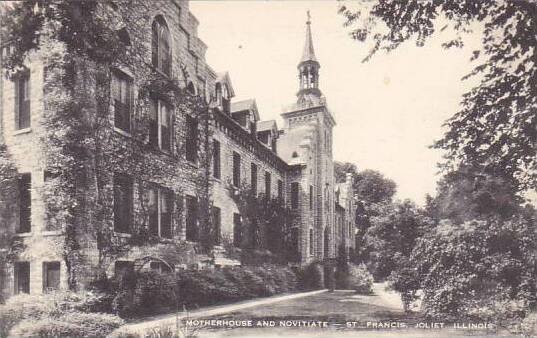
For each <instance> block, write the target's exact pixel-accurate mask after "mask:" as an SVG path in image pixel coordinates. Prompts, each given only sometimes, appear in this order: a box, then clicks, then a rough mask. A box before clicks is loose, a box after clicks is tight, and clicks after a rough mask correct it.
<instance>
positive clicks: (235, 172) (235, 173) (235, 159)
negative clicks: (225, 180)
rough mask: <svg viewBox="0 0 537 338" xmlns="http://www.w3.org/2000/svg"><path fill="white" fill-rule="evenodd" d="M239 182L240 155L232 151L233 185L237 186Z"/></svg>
mask: <svg viewBox="0 0 537 338" xmlns="http://www.w3.org/2000/svg"><path fill="white" fill-rule="evenodd" d="M240 183H241V155H239V154H237V153H236V152H233V185H234V186H236V187H238V186H240Z"/></svg>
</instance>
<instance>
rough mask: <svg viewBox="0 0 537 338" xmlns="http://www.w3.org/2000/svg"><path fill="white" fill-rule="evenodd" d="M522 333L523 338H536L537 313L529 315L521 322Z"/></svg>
mask: <svg viewBox="0 0 537 338" xmlns="http://www.w3.org/2000/svg"><path fill="white" fill-rule="evenodd" d="M521 326H522V333H523V334H524V336H525V337H528V338H534V337H537V313H530V314H529V315H528V316H526V318H524V320H523V321H522V325H521Z"/></svg>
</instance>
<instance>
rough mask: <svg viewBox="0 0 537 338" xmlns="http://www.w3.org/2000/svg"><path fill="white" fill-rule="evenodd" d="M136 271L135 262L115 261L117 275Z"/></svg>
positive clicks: (120, 275)
mask: <svg viewBox="0 0 537 338" xmlns="http://www.w3.org/2000/svg"><path fill="white" fill-rule="evenodd" d="M133 272H134V262H131V261H116V262H115V263H114V274H115V276H116V277H123V276H125V275H126V274H129V273H133Z"/></svg>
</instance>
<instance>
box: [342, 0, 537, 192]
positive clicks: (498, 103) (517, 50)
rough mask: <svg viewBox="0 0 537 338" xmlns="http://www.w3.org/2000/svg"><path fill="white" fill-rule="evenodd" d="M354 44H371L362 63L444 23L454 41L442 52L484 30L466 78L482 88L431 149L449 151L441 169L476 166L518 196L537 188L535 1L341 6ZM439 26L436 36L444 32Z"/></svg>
mask: <svg viewBox="0 0 537 338" xmlns="http://www.w3.org/2000/svg"><path fill="white" fill-rule="evenodd" d="M340 13H341V14H342V15H343V16H344V17H345V18H346V23H345V25H346V26H347V27H350V34H351V36H352V38H354V39H356V40H358V41H365V40H366V39H368V38H371V39H373V40H374V41H375V44H374V47H373V48H372V50H371V51H370V53H369V55H368V57H367V58H366V60H368V59H369V58H370V57H371V56H373V55H374V54H375V53H377V52H378V51H379V50H384V51H392V50H394V49H396V48H397V47H399V46H400V45H401V44H403V43H404V42H406V41H408V40H413V41H415V42H416V45H417V46H422V45H424V44H425V42H426V40H427V39H428V38H429V37H430V36H431V35H433V34H434V33H435V32H436V31H438V25H437V20H438V19H445V20H447V22H448V25H451V26H452V28H453V29H454V31H455V32H456V34H455V35H454V37H453V39H451V40H449V41H446V42H445V43H444V46H445V47H453V46H458V47H461V46H463V45H464V39H463V36H464V34H465V33H468V32H470V29H469V27H470V25H471V24H472V23H473V22H480V23H482V25H483V26H484V30H483V35H482V36H481V40H482V45H483V46H482V49H480V50H475V51H473V55H472V58H471V60H472V61H473V62H474V65H475V67H474V68H473V70H472V71H471V73H470V74H468V75H467V76H465V78H468V77H476V78H478V79H479V81H480V82H479V84H478V85H477V86H476V87H475V88H472V89H471V90H470V91H468V92H467V93H465V94H464V95H463V98H462V102H461V108H460V110H459V111H458V112H456V113H454V115H453V116H452V117H451V118H450V119H449V120H448V121H447V122H446V126H447V132H446V133H445V134H444V136H443V138H441V139H440V140H438V141H437V142H435V143H434V147H435V148H439V149H444V150H446V162H445V163H444V165H445V167H446V168H449V169H450V170H453V169H456V168H457V167H458V165H459V164H460V163H465V164H472V165H479V166H481V167H485V168H487V170H488V172H489V173H493V174H494V175H496V176H504V177H507V178H509V179H511V180H512V182H513V184H514V185H515V187H516V188H517V189H519V190H522V189H527V188H536V187H537V157H536V156H535V154H536V152H537V78H536V74H537V73H536V72H537V67H535V63H536V61H537V51H536V46H537V34H536V32H537V3H536V2H535V1H524V0H521V1H505V0H503V1H494V2H491V1H486V0H462V1H418V0H412V1H388V0H379V1H378V2H376V3H375V4H374V5H372V6H370V7H369V8H367V7H366V6H361V8H360V9H358V10H354V9H350V8H348V7H347V6H345V5H343V6H341V8H340ZM445 28H446V27H443V28H441V29H445Z"/></svg>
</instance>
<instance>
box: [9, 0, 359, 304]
mask: <svg viewBox="0 0 537 338" xmlns="http://www.w3.org/2000/svg"><path fill="white" fill-rule="evenodd" d="M188 6H189V3H188V1H179V0H161V1H142V0H137V1H129V2H128V4H126V3H123V2H121V1H115V2H112V1H110V2H97V3H96V5H95V8H92V12H91V15H94V16H95V17H98V18H99V21H98V22H99V23H100V25H103V26H102V27H100V28H102V29H103V31H104V32H107V33H110V34H109V35H107V36H108V37H109V38H110V39H112V40H113V41H112V42H114V43H116V44H117V45H119V47H120V48H119V49H118V50H115V49H114V48H111V50H112V51H111V52H110V54H106V55H105V56H106V57H101V58H100V59H96V58H95V57H92V54H91V50H89V51H86V52H87V54H88V55H86V54H80V53H81V52H79V51H73V50H72V49H71V48H69V47H70V46H69V41H66V40H65V39H63V40H62V39H60V38H58V36H57V35H56V34H53V33H54V30H55V29H58V26H56V25H55V23H54V22H51V21H50V20H49V21H47V20H45V21H44V24H43V28H42V33H41V35H40V39H39V43H38V45H37V47H36V48H34V49H32V50H30V51H29V52H28V53H27V54H26V55H25V59H24V66H25V67H15V68H13V67H11V68H9V71H7V72H6V71H5V69H4V68H8V67H7V65H10V62H8V61H10V60H11V58H12V57H13V55H14V54H16V53H17V49H15V48H13V44H12V43H10V42H7V43H4V44H3V45H2V50H1V56H2V66H3V67H2V68H3V73H5V76H4V75H3V76H2V77H1V82H0V93H1V97H0V99H1V104H0V144H4V145H5V147H3V148H1V149H0V161H3V162H0V165H3V167H2V168H0V173H3V174H4V175H6V174H5V173H7V172H10V170H8V169H9V168H11V167H12V169H13V170H12V171H13V172H14V175H15V176H14V177H11V178H10V177H8V176H6V177H0V182H2V183H0V184H4V186H8V185H9V184H12V185H13V186H14V187H15V189H14V190H15V193H14V194H13V195H12V196H11V197H10V195H6V194H7V193H4V195H0V196H3V198H4V201H11V202H12V203H7V202H5V203H4V205H3V206H2V205H0V209H1V210H0V225H1V226H2V227H3V229H2V230H3V232H4V236H3V237H5V238H7V239H8V240H6V241H5V242H4V243H2V246H4V247H3V248H2V249H3V251H2V252H4V253H7V254H6V255H5V256H6V257H9V259H7V258H6V262H7V264H6V265H5V266H4V268H3V269H2V280H1V281H2V289H3V290H4V294H6V295H10V294H13V293H20V292H30V293H39V292H42V291H44V290H48V289H51V288H52V289H53V288H61V287H63V288H66V287H78V285H84V284H86V283H87V282H88V281H89V280H91V279H92V278H95V276H96V274H101V273H107V274H111V273H115V272H117V271H118V270H122V269H132V268H138V269H141V268H152V269H159V270H169V269H175V268H178V267H187V266H190V265H198V266H199V264H202V263H207V264H217V265H218V264H234V263H236V262H234V261H233V260H230V259H227V258H226V257H223V256H225V253H224V251H225V250H224V249H223V248H222V247H223V246H224V243H223V239H224V238H226V239H229V240H230V241H231V243H232V244H234V245H237V246H240V241H239V240H238V238H240V237H242V236H243V234H242V233H241V229H242V227H243V226H244V224H243V221H244V220H243V216H242V215H241V211H240V206H239V205H238V203H237V201H236V196H235V195H234V194H238V193H239V191H240V190H241V189H244V187H248V188H247V189H249V190H250V191H253V192H254V194H255V195H257V194H263V195H264V196H270V197H272V198H274V199H278V200H279V201H281V202H283V203H284V204H285V205H286V206H287V207H289V208H290V209H291V213H292V225H291V229H290V237H291V242H293V243H295V246H294V248H295V250H296V258H297V262H298V263H300V264H306V263H308V262H312V261H316V260H323V259H325V258H333V257H335V255H336V252H337V247H338V246H339V245H344V246H345V247H347V248H351V247H353V246H354V241H353V240H352V237H353V233H354V230H353V229H354V228H353V227H352V224H354V222H353V220H354V210H355V208H354V205H353V203H352V193H351V189H350V184H351V183H352V182H350V181H347V182H345V184H343V185H344V187H343V186H341V187H338V186H336V183H335V179H334V167H333V159H332V133H333V127H334V126H335V119H334V117H333V115H332V113H331V112H330V110H329V109H328V107H327V105H326V101H325V98H324V97H323V96H322V93H321V90H320V87H319V69H320V63H319V62H318V61H317V59H316V57H315V52H314V49H313V41H312V33H311V22H310V20H309V19H308V21H307V23H306V41H305V46H304V52H303V56H302V59H301V60H299V64H298V74H299V79H300V81H299V90H298V93H297V101H296V103H295V104H293V105H292V106H291V107H290V108H289V109H287V110H286V111H285V112H283V114H282V118H283V123H284V125H283V128H281V129H279V128H278V126H277V124H276V122H275V121H273V120H270V121H263V120H261V118H260V115H261V114H260V112H259V111H258V108H257V105H256V102H255V100H253V99H251V100H244V101H239V102H235V101H233V97H234V95H235V93H234V90H233V86H232V83H231V79H230V76H229V74H228V73H226V72H224V73H217V72H215V71H213V70H212V69H211V68H210V66H208V65H207V64H206V62H205V51H206V48H207V47H206V45H205V44H204V43H203V42H202V41H201V40H200V39H199V38H198V37H197V26H198V21H197V20H196V18H195V17H194V16H193V15H192V14H191V13H190V11H189V7H188ZM39 10H40V9H39V6H36V8H35V9H34V13H39ZM110 45H111V44H110ZM290 72H291V70H290ZM292 77H294V75H293V74H290V78H292ZM66 78H68V79H69V81H64V80H65V79H66ZM101 89H104V90H101ZM103 93H105V94H103ZM106 93H108V94H106ZM73 107H76V110H75V109H73ZM10 182H11V183H10ZM3 191H4V192H6V191H9V189H4V190H3ZM336 191H337V192H338V193H337V194H336ZM10 198H11V200H10ZM338 198H339V200H338ZM0 202H2V201H0ZM8 204H9V205H8ZM336 209H337V210H343V212H340V213H339V215H340V216H339V217H338V218H337V217H336V214H337V212H336ZM336 218H337V220H336ZM338 222H340V223H338ZM345 225H348V226H349V227H347V228H345V229H346V230H342V229H343V228H342V226H345ZM347 235H348V236H347ZM207 238H209V240H207ZM11 239H15V242H16V243H17V245H16V248H14V246H13V243H14V242H13V241H12V240H11ZM202 242H203V243H206V242H210V244H211V246H210V247H211V248H213V249H212V250H208V251H207V250H203V245H201V244H200V243H202ZM215 252H216V253H215Z"/></svg>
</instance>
